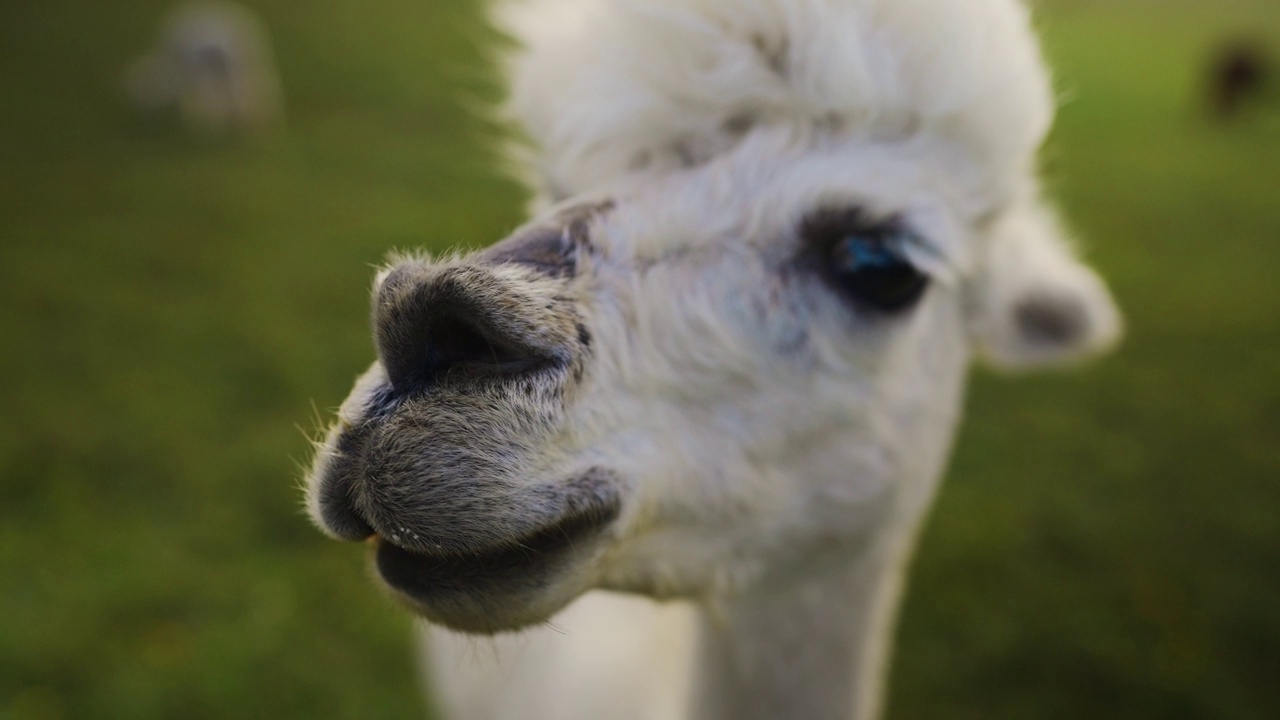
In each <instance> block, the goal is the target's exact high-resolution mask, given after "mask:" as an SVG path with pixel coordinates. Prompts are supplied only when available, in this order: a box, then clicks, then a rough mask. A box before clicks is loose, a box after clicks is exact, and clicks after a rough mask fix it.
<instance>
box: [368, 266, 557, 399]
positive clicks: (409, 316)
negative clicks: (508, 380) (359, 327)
mask: <svg viewBox="0 0 1280 720" xmlns="http://www.w3.org/2000/svg"><path fill="white" fill-rule="evenodd" d="M486 289H487V290H489V292H492V290H493V288H492V287H489V288H486ZM468 290H469V287H468V285H467V283H464V282H461V281H459V280H458V279H457V278H456V277H454V278H450V277H445V278H435V279H430V278H423V277H421V276H420V275H417V276H415V274H414V271H413V270H412V269H410V270H407V271H405V272H401V271H400V270H397V271H395V272H393V273H392V274H391V275H389V276H388V277H387V279H386V280H385V281H384V282H383V285H382V287H381V288H380V290H379V296H378V304H377V307H376V308H375V315H374V326H375V334H376V336H377V344H378V354H379V356H380V358H381V360H382V364H383V367H384V368H385V369H386V372H387V378H388V380H390V382H391V385H392V387H393V388H394V389H395V391H396V392H397V393H401V394H405V393H412V392H416V391H421V390H423V389H425V388H428V387H431V386H432V385H434V384H435V383H437V382H439V381H440V380H441V379H443V378H445V377H448V376H450V375H452V374H454V373H455V372H463V373H467V374H470V375H473V376H474V375H484V376H495V375H514V374H518V373H522V372H525V371H527V370H530V369H532V368H534V367H537V366H538V365H540V364H542V363H544V362H545V361H546V360H547V355H546V353H542V352H539V351H537V350H534V349H532V348H529V347H528V346H527V345H525V344H524V343H522V342H520V341H519V340H518V339H516V338H515V337H514V335H513V333H512V332H508V331H504V330H501V329H499V326H501V325H502V324H503V322H501V321H500V318H495V317H494V315H496V314H497V313H499V312H504V310H503V309H502V305H503V303H504V302H510V301H511V300H510V298H507V297H506V296H505V294H504V295H502V296H496V297H488V298H486V297H484V296H483V295H482V296H480V297H477V296H476V290H475V289H471V291H470V292H469V291H468Z"/></svg>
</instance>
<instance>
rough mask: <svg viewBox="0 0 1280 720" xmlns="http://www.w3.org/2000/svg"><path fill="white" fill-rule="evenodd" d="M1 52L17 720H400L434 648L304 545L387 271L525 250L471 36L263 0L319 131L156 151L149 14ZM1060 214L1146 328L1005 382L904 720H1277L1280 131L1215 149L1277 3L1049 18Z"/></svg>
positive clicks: (30, 24)
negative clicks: (130, 76)
mask: <svg viewBox="0 0 1280 720" xmlns="http://www.w3.org/2000/svg"><path fill="white" fill-rule="evenodd" d="M11 5H14V7H6V18H7V19H6V21H5V22H4V23H0V338H3V340H2V341H0V347H2V348H3V349H2V350H0V377H3V378H5V380H6V382H5V383H4V384H3V385H0V571H3V580H0V587H2V588H3V589H0V718H3V719H4V720H18V719H19V718H23V719H31V720H35V719H52V718H64V717H65V718H95V719H97V718H103V719H109V718H169V717H185V718H200V717H209V718H226V717H273V718H280V717H298V718H353V719H354V718H370V717H379V718H409V717H417V716H420V715H421V710H420V703H419V693H418V690H417V688H416V685H415V679H414V675H413V670H412V667H411V664H410V648H409V642H408V636H409V633H408V628H409V620H408V618H407V617H405V615H404V614H403V613H401V612H400V611H399V610H398V609H396V608H394V607H393V606H392V605H391V604H390V603H389V602H387V601H385V600H384V599H383V598H382V597H380V596H379V594H378V593H377V591H376V590H374V588H373V586H372V585H371V584H370V583H369V582H368V581H367V570H366V568H365V562H364V557H363V550H362V548H359V547H355V546H343V545H339V544H336V543H332V542H328V541H326V540H324V539H323V538H322V537H321V536H320V535H319V534H318V533H316V532H315V531H314V530H313V529H312V528H311V527H310V526H309V524H308V523H307V522H306V520H305V519H304V518H303V517H302V515H301V513H300V512H299V497H300V496H299V493H298V492H297V491H296V488H295V484H296V481H297V478H298V476H299V471H298V469H297V465H298V463H299V462H302V461H304V460H305V458H306V456H307V452H308V448H307V444H306V440H305V437H304V434H303V432H301V431H300V430H299V429H298V427H299V426H301V427H302V428H304V429H309V428H310V427H311V426H312V425H313V423H314V417H315V413H316V409H315V408H317V407H318V408H319V409H320V412H327V408H329V407H331V406H333V405H335V404H336V403H337V402H339V401H340V400H341V399H342V397H343V396H344V395H345V393H346V391H347V389H348V387H349V383H350V381H351V379H352V378H353V377H354V375H355V374H356V373H357V372H358V371H359V370H360V369H361V368H362V367H363V366H364V365H365V364H366V363H367V362H368V361H369V360H370V359H371V357H372V351H371V347H370V342H369V339H368V333H367V329H366V306H365V298H364V291H365V287H366V286H367V283H368V282H369V278H370V274H371V273H370V268H369V266H370V265H371V264H373V263H376V262H378V261H379V260H380V259H381V257H382V256H383V254H384V253H385V251H386V250H387V249H388V248H390V247H405V246H416V245H428V246H434V247H442V246H447V245H453V244H455V243H464V244H472V245H475V244H480V243H483V242H487V241H489V240H492V239H494V238H497V237H500V236H501V235H502V234H503V233H504V232H505V231H507V230H508V229H510V228H511V227H512V226H514V225H515V224H516V223H517V222H519V220H520V217H521V213H520V204H521V195H520V192H519V190H518V189H517V188H515V187H514V186H512V185H511V184H509V183H507V182H504V181H502V180H501V179H499V178H498V177H497V175H496V174H495V173H494V172H493V170H492V168H493V163H492V162H491V158H490V157H489V156H488V154H487V153H486V152H485V150H484V148H485V145H486V144H485V138H486V136H487V134H486V131H485V130H484V129H483V128H481V127H480V125H479V124H478V123H477V122H476V121H475V120H473V119H472V118H470V117H469V116H468V115H467V113H466V112H465V111H464V109H463V107H464V105H465V104H466V103H468V102H472V101H473V99H474V98H475V97H477V96H479V97H488V96H490V95H491V91H490V90H489V89H488V88H487V87H486V85H485V83H484V82H483V80H482V78H483V74H482V73H481V72H480V71H479V68H480V67H481V65H480V61H479V57H480V55H479V52H478V50H477V47H478V46H479V44H480V43H482V42H483V37H484V36H483V33H482V32H481V30H480V26H479V24H478V23H477V22H476V20H475V18H474V16H473V13H472V11H471V9H470V5H469V4H466V3H458V2H451V1H449V0H386V1H384V2H380V3H377V7H376V11H373V10H371V9H370V7H371V6H370V5H368V4H367V3H359V2H355V1H354V0H309V1H308V2H302V0H263V1H262V2H259V3H256V4H255V5H256V7H258V8H259V9H260V10H261V12H262V14H263V15H264V16H265V17H266V18H267V20H268V22H269V23H270V24H271V26H272V28H273V30H274V31H275V33H276V42H277V47H278V51H279V54H280V58H281V64H282V69H283V74H284V77H285V81H286V87H287V89H288V93H289V105H290V118H289V121H290V122H289V132H288V133H287V134H284V135H281V136H279V137H275V138H271V139H269V140H267V141H264V142H262V143H257V144H254V145H252V146H240V147H226V146H217V145H213V144H207V143H199V142H194V141H190V140H184V139H182V138H181V137H179V136H178V135H177V134H175V133H172V132H169V131H167V130H166V129H164V128H157V127H150V128H144V127H139V126H138V124H137V123H136V122H133V121H132V119H131V118H130V117H129V116H128V115H127V114H126V113H125V112H124V111H123V110H122V109H121V107H120V103H119V101H118V97H117V96H116V94H115V83H116V79H117V77H118V73H119V70H120V69H121V67H122V66H123V65H124V64H125V62H126V61H127V60H128V59H129V58H130V57H131V55H133V54H134V53H135V52H136V51H137V50H138V49H139V48H141V47H143V46H144V45H145V44H146V43H147V42H148V41H149V39H150V37H149V36H150V33H151V31H152V27H153V25H154V22H155V18H156V17H157V13H158V12H159V11H160V10H161V9H162V8H163V7H164V6H165V3H163V2H159V1H158V0H129V1H128V2H125V1H124V0H120V1H118V2H111V3H92V2H70V1H68V2H60V3H35V2H31V3H24V4H21V5H17V4H11ZM1045 5H1046V8H1045V10H1046V12H1045V13H1044V14H1043V17H1042V25H1043V27H1044V29H1045V31H1046V35H1047V44H1048V50H1049V54H1050V55H1051V56H1052V58H1053V59H1054V61H1055V64H1056V65H1057V67H1058V68H1059V86H1060V87H1061V88H1062V90H1063V91H1064V94H1065V96H1066V97H1067V98H1068V99H1069V102H1068V103H1067V104H1066V105H1065V107H1064V110H1063V113H1062V117H1061V122H1060V124H1059V128H1058V131H1057V133H1056V134H1055V136H1054V138H1053V140H1052V142H1051V144H1050V147H1049V149H1048V152H1047V153H1046V156H1045V158H1046V166H1047V168H1048V170H1049V176H1050V183H1051V186H1052V187H1053V188H1054V191H1055V194H1056V195H1058V196H1059V197H1061V199H1062V201H1063V203H1064V205H1065V207H1066V210H1067V215H1068V216H1069V217H1070V219H1071V220H1072V222H1073V224H1074V226H1075V227H1076V228H1077V229H1078V230H1079V232H1080V234H1081V235H1082V236H1083V237H1084V238H1086V240H1087V247H1088V249H1089V255H1090V257H1091V259H1092V260H1094V261H1095V262H1096V263H1097V265H1098V266H1099V267H1100V268H1102V270H1103V272H1104V273H1105V274H1106V275H1107V276H1108V278H1109V279H1110V280H1111V282H1112V283H1113V285H1114V288H1115V291H1116V293H1117V295H1118V297H1119V299H1120V301H1121V303H1122V304H1123V305H1124V308H1125V310H1126V312H1127V316H1128V321H1129V325H1130V333H1129V337H1128V340H1127V342H1126V344H1125V345H1124V347H1123V349H1122V351H1121V352H1120V353H1119V354H1118V355H1117V356H1115V357H1114V358H1112V359H1110V360H1108V361H1106V362H1104V363H1101V364H1099V365H1096V366H1094V367H1092V368H1089V369H1087V370H1084V371H1082V372H1079V373H1075V374H1070V375H1061V376H1051V375H1046V376H1036V377H1031V378H1019V379H1006V378H998V377H994V376H991V375H989V374H986V373H980V374H979V375H978V377H977V378H976V383H975V387H974V389H973V393H972V396H971V401H970V403H969V404H970V408H969V419H968V423H967V425H966V427H965V430H964V432H963V433H962V437H961V440H960V445H959V452H958V455H957V457H956V461H955V463H954V471H953V472H952V474H951V477H950V479H949V482H948V484H947V485H946V486H945V489H944V491H943V493H942V495H941V497H940V499H939V503H938V508H937V513H936V515H935V517H934V519H933V521H932V523H931V524H930V526H929V528H928V531H927V532H926V534H925V538H924V544H923V546H922V549H921V553H920V557H919V562H918V564H917V566H916V571H915V573H914V575H913V580H912V587H911V592H910V594H909V599H908V602H907V605H906V608H905V611H904V617H903V625H902V631H901V637H900V642H899V646H900V652H899V654H898V657H897V660H896V663H895V672H894V679H893V685H892V710H891V713H890V717H892V718H900V719H903V720H906V719H909V718H920V719H935V718H984V719H986V718H1059V717H1061V718H1079V717H1095V718H1125V719H1126V720H1134V719H1139V718H1151V719H1153V720H1154V719H1157V718H1160V719H1165V718H1203V719H1205V720H1218V719H1223V718H1229V719H1237V718H1239V719H1244V718H1259V719H1262V718H1274V717H1280V683H1277V682H1276V680H1275V677H1276V675H1275V674H1276V672H1277V669H1278V668H1280V604H1277V601H1276V600H1275V598H1277V597H1280V513H1278V512H1277V509H1278V508H1280V482H1277V481H1280V449H1278V443H1280V322H1277V318H1280V293H1277V292H1276V289H1277V282H1276V281H1277V265H1278V263H1277V259H1278V258H1280V252H1278V251H1277V249H1276V246H1275V243H1276V241H1277V240H1278V239H1280V111H1278V110H1276V109H1272V110H1270V111H1263V112H1261V113H1259V114H1258V115H1256V116H1255V117H1254V118H1252V119H1251V120H1250V122H1247V123H1244V124H1242V125H1241V126H1239V127H1237V128H1235V129H1232V130H1229V131H1223V130H1218V129H1214V128H1212V127H1210V126H1208V125H1207V124H1206V123H1204V122H1202V121H1201V119H1200V117H1199V115H1198V106H1197V103H1196V100H1197V98H1196V94H1195V91H1196V89H1197V87H1198V82H1199V79H1200V67H1201V65H1202V62H1203V58H1204V55H1205V52H1206V50H1207V48H1208V47H1210V46H1211V45H1212V43H1213V42H1214V40H1215V39H1216V38H1218V37H1221V36H1222V35H1223V34H1224V33H1227V32H1230V31H1232V30H1233V29H1235V28H1245V29H1248V30H1251V31H1253V32H1260V31H1261V32H1266V31H1271V32H1272V35H1273V39H1274V40H1276V41H1280V34H1277V33H1280V10H1276V9H1272V8H1273V7H1274V6H1273V5H1271V4H1270V3H1268V2H1267V0H1234V1H1233V2H1224V3H1215V4H1214V5H1213V6H1212V7H1210V6H1209V5H1208V4H1203V3H1193V2H1189V1H1187V0H1177V1H1176V2H1175V1H1171V2H1154V1H1152V0H1147V1H1145V2H1142V1H1138V0H1132V1H1130V2H1123V3H1122V2H1117V1H1116V0H1056V1H1054V2H1047V3H1045Z"/></svg>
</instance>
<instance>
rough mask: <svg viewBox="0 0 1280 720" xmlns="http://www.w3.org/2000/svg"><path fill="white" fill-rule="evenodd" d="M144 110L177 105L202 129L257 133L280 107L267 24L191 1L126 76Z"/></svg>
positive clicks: (219, 4)
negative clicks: (153, 47) (150, 50)
mask: <svg viewBox="0 0 1280 720" xmlns="http://www.w3.org/2000/svg"><path fill="white" fill-rule="evenodd" d="M125 89H126V90H127V92H128V95H129V97H130V99H131V101H132V103H133V105H134V107H135V108H136V109H138V110H139V111H140V112H142V113H144V114H155V113H158V112H162V111H172V110H175V109H176V110H177V111H178V113H179V115H180V116H181V118H182V121H183V124H184V125H186V127H187V128H188V129H189V130H191V131H193V132H195V133H197V134H201V135H209V136H227V135H235V134H252V133H256V132H261V131H263V130H266V129H268V128H270V127H271V126H273V125H275V124H276V123H277V122H278V121H279V120H280V117H281V115H282V113H283V101H282V99H281V92H280V79H279V73H278V72H277V70H276V64H275V56H274V54H273V53H272V51H271V43H270V39H269V36H268V34H267V31H266V27H265V26H264V25H263V24H262V22H261V21H260V20H258V19H257V18H256V17H255V16H254V15H253V13H251V12H250V11H249V10H248V9H247V8H245V7H243V6H242V5H239V4H236V3H233V2H225V1H213V0H196V1H193V2H186V3H183V4H181V5H179V6H178V7H176V8H175V9H174V10H173V11H172V12H170V13H169V15H168V16H167V17H166V18H165V20H164V22H163V23H162V25H161V29H160V36H159V39H158V43H157V46H156V48H155V49H154V50H153V51H152V52H151V53H149V54H148V55H146V56H145V57H143V58H142V59H140V60H138V61H137V62H135V63H134V64H133V65H132V66H130V68H129V69H128V71H127V72H126V74H125Z"/></svg>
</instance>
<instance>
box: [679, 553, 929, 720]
mask: <svg viewBox="0 0 1280 720" xmlns="http://www.w3.org/2000/svg"><path fill="white" fill-rule="evenodd" d="M888 545H889V544H881V545H879V546H878V548H874V549H868V550H865V551H863V552H862V553H861V554H860V556H859V557H857V558H856V559H855V560H854V561H853V562H852V563H849V564H845V565H843V566H841V567H839V568H836V569H832V570H829V571H824V572H820V573H815V574H812V575H809V576H806V577H804V578H802V579H800V580H799V581H798V582H794V583H790V584H789V585H788V586H787V587H786V589H784V590H778V591H775V592H770V593H751V594H746V595H742V596H738V597H735V598H732V599H730V600H727V601H724V602H720V603H716V604H714V605H710V606H708V607H706V608H704V610H703V612H702V618H701V630H700V632H701V637H700V649H699V656H698V668H699V669H698V672H699V673H700V675H699V676H698V678H697V680H696V682H695V687H696V688H697V689H696V690H695V697H694V699H693V702H694V709H693V713H692V717H693V718H694V720H731V719H732V720H776V719H777V718H794V719H795V720H871V719H872V718H874V717H876V716H877V714H878V712H879V705H880V695H881V693H882V688H881V686H882V684H883V682H882V681H883V675H884V670H885V668H886V661H887V658H888V650H889V644H890V639H891V634H892V625H893V620H894V614H895V610H896V607H897V603H898V597H899V589H900V586H901V579H902V567H901V565H902V563H901V562H898V561H899V560H901V559H902V558H903V557H904V555H903V553H900V552H894V551H893V550H894V549H900V548H895V547H889V546H888ZM892 545H900V544H892Z"/></svg>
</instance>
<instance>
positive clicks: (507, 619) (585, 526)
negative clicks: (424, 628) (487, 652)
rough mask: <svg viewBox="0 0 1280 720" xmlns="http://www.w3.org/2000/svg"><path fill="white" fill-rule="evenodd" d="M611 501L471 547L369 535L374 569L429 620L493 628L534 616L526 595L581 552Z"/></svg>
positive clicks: (609, 512)
mask: <svg viewBox="0 0 1280 720" xmlns="http://www.w3.org/2000/svg"><path fill="white" fill-rule="evenodd" d="M618 510H619V508H618V505H616V504H613V505H609V506H606V507H596V508H593V509H592V510H590V511H587V512H579V513H574V514H570V515H567V516H565V517H563V518H561V519H560V520H558V521H556V522H554V523H552V524H550V525H547V526H546V527H544V528H542V529H540V530H537V531H536V532H534V533H532V534H530V535H527V536H525V537H522V538H520V539H518V540H513V541H511V542H509V543H506V544H503V545H499V546H497V547H495V548H493V549H491V550H486V551H483V552H477V553H456V554H454V553H425V552H420V551H417V550H410V549H407V548H405V547H403V546H401V545H399V544H397V543H396V542H394V541H392V540H388V539H387V538H385V537H383V536H381V535H378V536H375V541H374V542H375V543H376V548H377V549H376V551H375V554H374V560H375V564H376V566H377V569H378V574H379V575H380V576H381V577H382V580H383V581H384V582H385V583H386V584H387V586H388V587H390V588H391V589H392V590H393V591H395V593H396V594H397V595H398V596H400V599H401V600H403V601H405V602H406V603H407V604H408V605H409V606H410V607H411V608H412V609H413V610H415V611H416V612H418V613H419V614H421V615H423V616H425V617H426V618H427V619H429V620H433V621H435V622H439V623H441V624H444V625H447V626H450V627H453V628H454V629H457V630H463V631H469V632H495V631H497V630H503V629H510V628H514V627H519V626H522V625H525V624H528V623H529V622H532V621H534V619H525V618H522V617H521V615H522V613H521V606H525V605H528V604H529V602H528V597H527V596H528V595H530V594H533V593H536V592H537V591H538V590H540V589H543V588H546V587H547V586H549V585H551V584H553V583H552V580H553V579H554V578H555V577H556V576H558V575H559V574H561V573H563V572H566V571H567V570H569V569H570V568H571V567H573V566H574V565H575V561H576V560H578V559H580V558H582V557H583V556H584V555H586V554H589V553H590V552H591V550H592V549H593V548H595V547H596V546H597V545H598V543H597V541H598V540H599V539H600V538H601V537H602V536H603V535H604V534H605V531H606V529H607V528H608V527H609V526H610V525H611V524H612V523H613V521H614V520H615V519H616V518H617V516H618Z"/></svg>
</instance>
